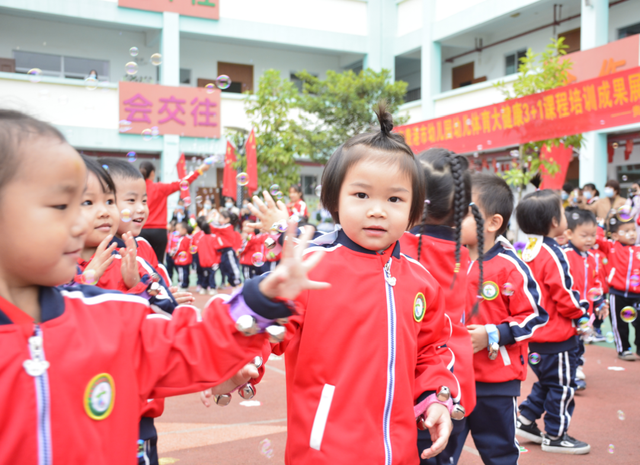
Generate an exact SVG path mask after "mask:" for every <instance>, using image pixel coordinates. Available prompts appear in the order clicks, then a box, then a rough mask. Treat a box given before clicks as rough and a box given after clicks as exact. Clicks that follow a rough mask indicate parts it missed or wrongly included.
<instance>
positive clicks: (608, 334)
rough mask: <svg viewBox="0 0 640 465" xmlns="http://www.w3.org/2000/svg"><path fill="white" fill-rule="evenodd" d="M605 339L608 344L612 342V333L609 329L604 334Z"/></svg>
mask: <svg viewBox="0 0 640 465" xmlns="http://www.w3.org/2000/svg"><path fill="white" fill-rule="evenodd" d="M604 339H605V341H607V342H608V343H609V344H611V343H613V333H612V332H611V331H609V332H608V333H607V334H606V335H605V336H604Z"/></svg>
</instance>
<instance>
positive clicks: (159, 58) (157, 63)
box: [151, 53, 162, 66]
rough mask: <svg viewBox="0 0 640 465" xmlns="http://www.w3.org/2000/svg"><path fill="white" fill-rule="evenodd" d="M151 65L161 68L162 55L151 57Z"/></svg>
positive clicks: (155, 54) (156, 54)
mask: <svg viewBox="0 0 640 465" xmlns="http://www.w3.org/2000/svg"><path fill="white" fill-rule="evenodd" d="M151 64H152V65H153V66H160V65H161V64H162V55H160V54H159V53H154V54H153V55H151Z"/></svg>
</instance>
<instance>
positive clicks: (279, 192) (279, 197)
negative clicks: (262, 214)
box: [276, 191, 284, 200]
mask: <svg viewBox="0 0 640 465" xmlns="http://www.w3.org/2000/svg"><path fill="white" fill-rule="evenodd" d="M276 199H277V200H282V199H284V194H283V193H282V191H278V192H276Z"/></svg>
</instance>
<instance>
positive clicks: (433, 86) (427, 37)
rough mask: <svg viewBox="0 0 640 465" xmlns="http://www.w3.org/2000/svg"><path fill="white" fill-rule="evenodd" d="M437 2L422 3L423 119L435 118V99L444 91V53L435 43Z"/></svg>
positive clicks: (421, 87)
mask: <svg viewBox="0 0 640 465" xmlns="http://www.w3.org/2000/svg"><path fill="white" fill-rule="evenodd" d="M435 6H436V0H423V2H422V50H421V66H422V70H421V78H420V79H421V83H420V95H421V100H422V117H423V118H424V119H430V118H434V117H435V104H434V100H433V97H434V96H435V95H437V94H439V93H440V92H441V89H442V52H441V47H440V42H434V41H433V18H434V16H435V9H436V8H435Z"/></svg>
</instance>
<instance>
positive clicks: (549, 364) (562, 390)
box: [520, 350, 578, 436]
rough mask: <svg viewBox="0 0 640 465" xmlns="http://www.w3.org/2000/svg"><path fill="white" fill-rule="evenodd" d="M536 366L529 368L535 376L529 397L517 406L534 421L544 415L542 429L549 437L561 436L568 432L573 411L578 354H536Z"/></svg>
mask: <svg viewBox="0 0 640 465" xmlns="http://www.w3.org/2000/svg"><path fill="white" fill-rule="evenodd" d="M539 356H540V363H538V364H536V365H533V364H532V363H531V362H529V365H530V366H531V369H532V370H533V372H534V373H535V374H536V376H537V377H538V381H536V382H535V383H534V385H533V387H532V388H531V394H529V397H527V399H526V400H525V401H524V402H522V403H521V404H520V413H521V414H522V415H523V416H524V417H525V418H527V419H528V420H531V421H535V420H537V419H538V418H540V417H541V416H542V414H543V413H545V412H546V414H545V416H544V430H545V433H546V434H547V435H550V436H562V435H563V434H564V433H566V432H567V430H568V429H569V424H570V423H571V415H573V409H574V408H575V401H574V398H573V395H574V393H575V388H576V383H575V379H576V368H577V367H578V352H577V350H570V351H565V352H560V353H557V354H539Z"/></svg>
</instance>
